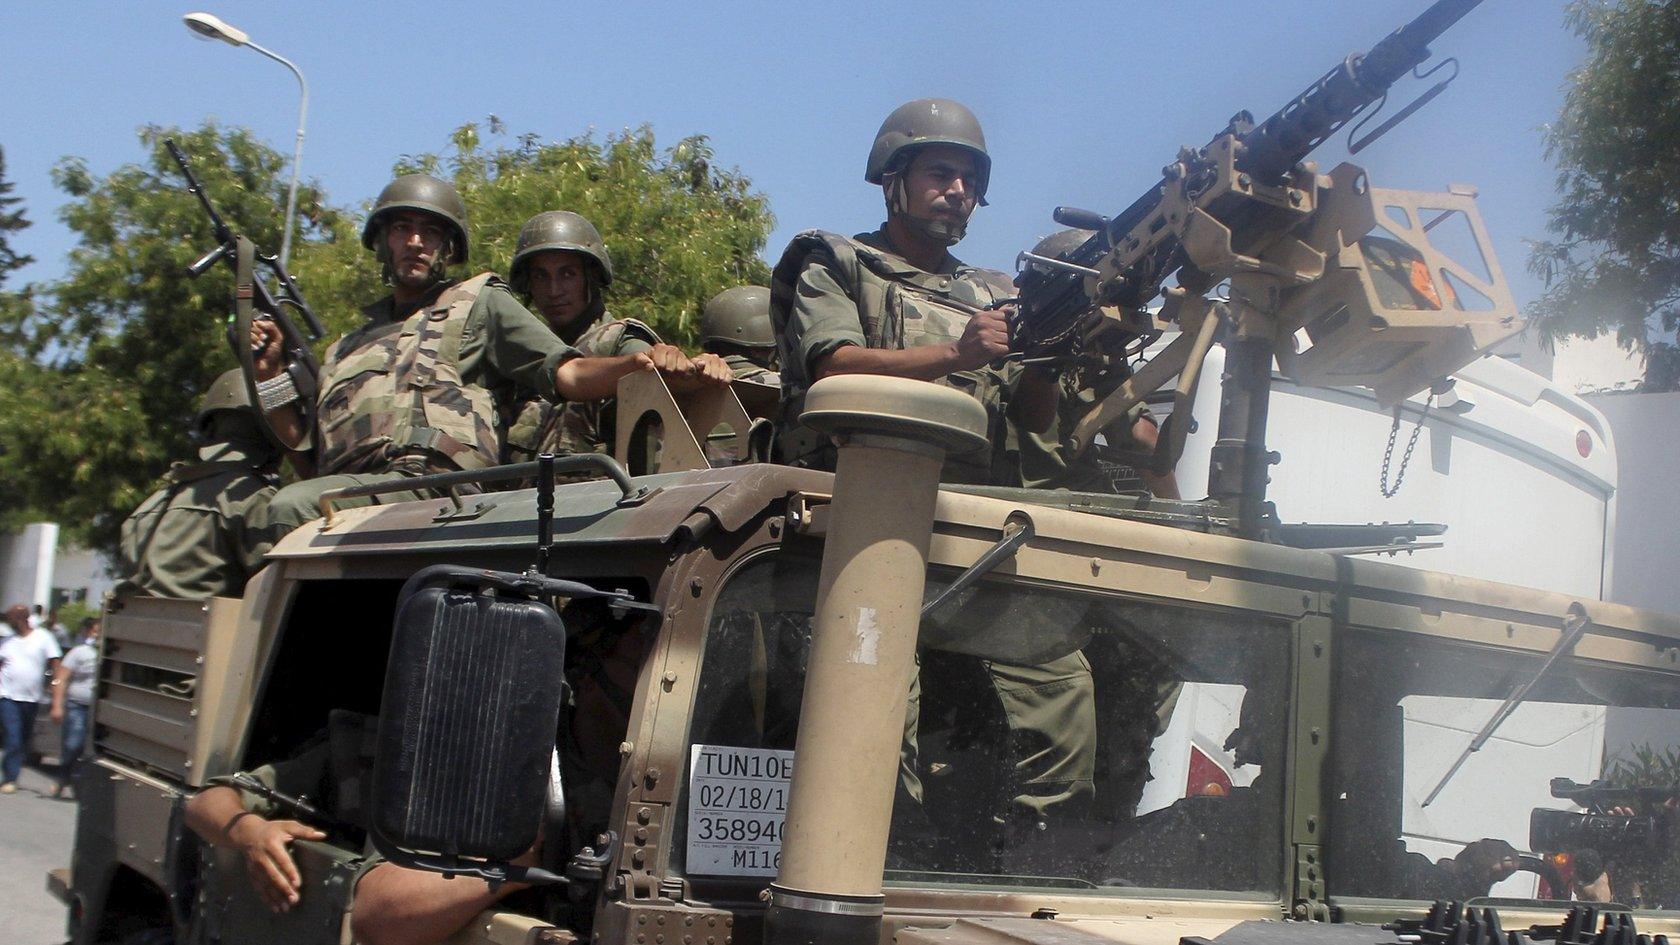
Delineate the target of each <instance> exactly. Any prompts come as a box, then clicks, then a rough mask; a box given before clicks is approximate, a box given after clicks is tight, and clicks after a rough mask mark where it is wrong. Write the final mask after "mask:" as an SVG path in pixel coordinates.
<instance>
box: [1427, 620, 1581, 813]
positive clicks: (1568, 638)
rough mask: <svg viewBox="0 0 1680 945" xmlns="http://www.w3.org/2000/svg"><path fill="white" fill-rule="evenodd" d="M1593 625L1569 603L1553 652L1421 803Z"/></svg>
mask: <svg viewBox="0 0 1680 945" xmlns="http://www.w3.org/2000/svg"><path fill="white" fill-rule="evenodd" d="M1591 626H1592V621H1590V620H1588V619H1587V611H1586V608H1584V607H1582V606H1581V602H1580V601H1575V602H1574V603H1572V604H1570V605H1569V613H1568V614H1567V615H1565V616H1564V618H1563V636H1561V637H1558V641H1557V645H1556V646H1554V647H1552V652H1551V653H1548V654H1547V655H1546V661H1545V662H1544V663H1541V664H1540V668H1539V669H1537V670H1535V671H1534V675H1533V677H1531V678H1530V679H1529V680H1528V681H1527V682H1525V683H1523V684H1522V685H1521V686H1518V687H1517V689H1516V691H1515V692H1512V693H1511V695H1510V697H1509V698H1507V699H1506V700H1505V701H1504V702H1503V703H1501V704H1500V706H1499V708H1498V709H1495V710H1494V713H1493V717H1492V718H1490V719H1488V720H1487V724H1486V725H1483V726H1482V730H1481V731H1479V732H1477V733H1476V737H1475V738H1472V739H1470V744H1469V745H1468V746H1467V747H1465V749H1464V751H1462V752H1460V753H1459V756H1458V760H1457V761H1454V762H1453V763H1452V767H1451V768H1448V769H1447V773H1446V774H1443V775H1441V780H1440V782H1439V783H1438V784H1436V785H1435V789H1434V790H1433V791H1430V792H1429V796H1428V797H1426V798H1424V799H1423V805H1422V806H1424V807H1428V806H1429V805H1430V803H1432V802H1433V801H1434V800H1435V798H1436V797H1437V796H1439V795H1440V793H1441V789H1442V788H1444V787H1446V786H1447V782H1448V781H1451V780H1452V778H1453V775H1455V774H1457V773H1458V769H1460V768H1462V767H1464V762H1466V761H1468V760H1469V759H1470V756H1471V755H1473V754H1475V753H1476V752H1478V751H1481V750H1482V746H1483V745H1485V744H1487V740H1488V739H1489V738H1492V737H1493V733H1494V730H1495V729H1497V728H1499V726H1501V725H1503V724H1505V720H1506V719H1508V718H1510V717H1511V713H1513V712H1515V711H1517V707H1518V706H1520V705H1522V704H1523V701H1524V700H1525V699H1527V698H1528V691H1529V690H1530V689H1533V688H1534V684H1535V683H1537V682H1539V681H1540V677H1542V676H1544V675H1546V672H1547V671H1548V670H1550V669H1551V668H1552V665H1553V664H1555V663H1556V662H1557V661H1558V660H1559V659H1561V658H1563V657H1564V656H1565V655H1567V654H1568V653H1569V651H1570V650H1573V649H1574V648H1575V644H1576V643H1578V642H1580V640H1581V637H1582V636H1583V635H1584V634H1585V633H1586V632H1587V628H1588V627H1591Z"/></svg>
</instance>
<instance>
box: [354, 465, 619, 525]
mask: <svg viewBox="0 0 1680 945" xmlns="http://www.w3.org/2000/svg"><path fill="white" fill-rule="evenodd" d="M590 468H594V469H596V470H599V471H600V472H601V473H603V474H605V475H606V477H607V478H608V479H611V480H612V481H613V482H614V483H616V484H617V485H618V488H619V491H620V492H621V493H622V495H621V496H620V497H619V502H620V504H623V503H625V502H634V501H639V500H641V499H643V498H646V496H647V494H648V493H647V490H646V489H643V488H639V487H638V486H637V485H636V484H635V483H634V482H632V481H631V479H630V473H628V472H626V471H625V469H624V466H623V465H622V464H620V463H619V461H618V460H616V459H614V458H612V457H611V456H608V455H607V454H605V453H573V454H572V455H570V456H560V457H556V458H555V460H554V472H555V473H565V472H579V471H582V470H585V469H590ZM541 469H542V463H541V462H539V461H536V460H532V461H531V462H528V463H508V464H506V465H503V466H491V467H489V468H487V469H458V470H455V471H453V472H444V473H432V474H430V475H426V476H413V477H408V478H403V479H394V480H392V481H390V482H373V483H367V484H365V485H359V486H345V487H343V488H340V489H329V490H327V491H326V492H323V493H321V518H322V519H324V520H325V521H323V522H322V524H321V527H322V528H331V527H332V523H333V503H334V502H339V501H341V500H344V499H365V498H368V497H370V496H376V495H385V494H387V493H391V492H412V491H415V490H418V489H440V490H442V489H448V490H450V493H449V496H448V498H449V500H450V501H451V502H454V503H455V507H456V508H457V509H458V508H460V507H461V497H460V496H459V495H458V494H456V493H455V492H454V489H455V488H456V487H457V486H468V485H481V484H483V483H487V482H506V481H508V480H510V479H532V478H535V477H536V476H537V475H538V473H539V472H540V471H541Z"/></svg>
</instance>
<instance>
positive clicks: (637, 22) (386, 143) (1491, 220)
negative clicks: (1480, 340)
mask: <svg viewBox="0 0 1680 945" xmlns="http://www.w3.org/2000/svg"><path fill="white" fill-rule="evenodd" d="M200 3H202V4H205V5H204V6H195V4H200ZM1426 5H1427V3H1426V0H1277V2H1255V3H1242V4H1239V3H1225V2H1215V0H1180V2H1158V0H1135V2H1126V3H1122V2H1112V3H1066V4H1055V5H1050V4H1045V5H1028V4H1006V3H991V2H978V3H977V2H962V3H950V4H943V5H936V4H924V3H914V4H884V3H870V2H850V3H846V4H805V5H799V6H795V5H792V4H768V3H766V4H738V3H722V2H717V3H690V4H679V3H584V2H570V3H540V4H538V3H531V4H526V5H513V4H502V3H481V4H473V5H467V4H450V3H442V4H423V5H422V4H414V5H410V6H408V7H399V6H397V5H395V4H388V3H378V4H373V3H368V4H354V5H352V4H348V3H325V2H305V0H298V2H284V3H280V2H273V0H268V2H247V0H184V2H170V3H159V2H154V0H134V2H125V3H116V2H108V3H81V4H69V3H28V2H15V3H8V4H5V5H4V6H3V7H0V63H3V64H4V66H3V68H4V76H5V87H6V89H7V95H6V96H5V103H4V105H0V116H3V120H0V147H4V149H5V153H6V163H7V175H8V177H9V178H10V179H11V180H12V181H13V182H14V183H16V185H17V193H18V194H19V195H20V196H22V197H23V198H24V199H25V200H26V201H27V206H26V209H27V211H28V212H29V214H30V216H31V218H32V219H33V220H34V221H35V226H34V227H32V228H31V229H30V230H28V231H26V232H25V233H24V234H22V236H20V237H19V238H18V239H17V240H16V244H17V248H18V249H20V250H22V251H24V252H28V253H31V254H33V255H34V256H36V257H37V260H38V261H37V262H36V264H35V265H33V266H31V267H30V268H28V269H27V270H26V271H24V272H23V273H22V274H21V275H19V276H16V277H14V280H15V281H14V282H13V283H12V284H13V285H14V286H15V285H17V284H20V283H21V282H23V281H27V280H44V279H51V278H53V277H55V276H57V275H58V274H60V273H61V272H62V271H63V268H64V264H65V254H66V253H67V251H68V250H69V248H70V246H71V242H70V238H69V234H68V233H67V232H66V231H65V230H64V229H63V227H62V226H60V225H59V223H58V222H57V219H56V215H55V211H56V208H57V207H58V205H59V203H60V199H61V195H60V194H58V193H57V192H56V191H55V190H54V189H53V187H52V185H51V181H50V178H49V170H50V168H51V167H52V165H53V163H54V162H55V161H57V160H58V159H60V158H61V157H63V156H65V155H79V156H81V157H83V158H85V159H87V161H88V162H89V164H90V165H91V166H92V168H93V169H94V170H95V171H96V172H99V173H104V172H107V171H109V170H111V169H112V168H114V167H116V166H118V165H120V164H122V163H126V162H130V161H133V160H136V159H137V158H138V157H139V156H140V152H139V146H138V144H137V142H136V139H135V135H134V131H135V129H136V128H137V127H138V126H140V125H142V124H145V123H159V124H177V125H184V126H193V125H197V124H198V123H199V122H201V121H203V120H204V119H206V118H215V119H217V120H219V121H222V122H224V123H227V124H239V125H245V126H247V127H250V128H252V129H254V130H255V131H256V132H257V133H258V134H260V135H262V136H263V137H264V138H266V139H267V140H268V141H269V142H271V143H272V144H273V145H274V146H275V147H276V148H278V149H279V150H281V151H282V152H283V153H290V151H291V144H292V133H293V129H294V127H295V121H296V108H297V93H296V85H295V83H294V82H293V80H292V78H291V76H290V75H289V74H288V73H287V72H286V71H285V70H284V69H283V68H281V67H280V66H279V65H277V64H275V63H273V62H271V61H269V60H267V59H264V58H262V57H261V56H259V55H257V54H256V53H254V52H252V51H250V50H246V49H235V48H233V47H230V46H226V45H224V44H221V43H213V42H204V41H200V40H196V39H194V38H193V37H192V36H191V35H190V34H189V33H188V32H187V30H186V28H185V27H184V26H183V25H182V24H181V20H180V16H181V14H183V13H186V12H188V11H190V10H193V9H205V10H208V11H210V12H213V13H215V14H217V15H219V16H221V17H222V18H223V19H224V20H227V21H228V22H230V23H232V24H234V25H236V26H239V27H241V28H243V29H245V30H246V31H247V32H249V33H250V34H251V36H252V38H253V39H254V40H255V41H257V42H259V43H262V44H264V45H266V46H268V47H270V48H272V49H274V50H276V51H277V52H280V53H282V54H284V55H286V56H288V57H290V58H291V59H293V60H294V61H295V62H297V63H298V65H299V66H300V67H301V68H302V69H303V71H304V72H305V74H306V75H307V76H308V78H309V82H310V87H311V88H310V91H311V102H310V116H309V125H308V136H307V143H306V145H305V149H304V158H303V173H304V176H305V177H308V178H314V179H317V180H319V181H320V182H321V183H322V184H323V185H324V186H325V188H326V189H327V192H328V193H329V195H330V196H331V198H332V199H333V200H334V202H336V203H339V204H346V205H358V204H360V203H362V202H363V201H365V200H367V199H368V198H369V197H371V196H372V195H373V194H375V193H376V192H377V191H378V189H379V188H380V187H381V186H382V185H383V184H384V183H385V181H386V180H387V179H388V176H389V172H390V167H391V164H392V162H393V160H394V159H395V158H397V157H398V156H400V155H403V154H410V153H415V152H419V151H427V150H438V149H442V148H444V147H445V146H446V144H447V135H448V133H449V131H450V130H451V129H453V128H454V127H456V126H458V125H460V124H462V123H464V122H468V121H480V122H482V121H483V120H484V119H485V117H486V116H488V115H491V114H494V115H496V116H498V117H500V118H501V119H502V120H503V121H504V122H506V123H507V126H508V129H509V131H510V133H512V134H519V133H526V132H530V133H535V134H537V135H539V136H542V137H544V138H565V137H570V136H572V135H574V134H578V133H581V132H584V131H586V130H589V129H595V130H596V131H597V132H609V131H614V130H618V129H621V128H625V127H629V126H635V125H640V124H642V123H648V124H651V125H652V126H653V128H654V131H655V132H656V134H657V135H658V136H659V138H660V140H661V141H662V142H664V143H667V144H669V143H674V142H675V141H676V140H677V139H679V138H681V137H683V136H685V135H689V134H693V133H705V134H707V135H710V136H711V138H712V142H713V145H714V147H715V148H716V151H717V155H718V161H719V163H721V164H724V165H734V166H738V167H739V168H741V170H743V171H744V172H745V173H746V174H747V175H748V176H749V177H750V178H751V179H752V180H753V182H754V184H755V186H756V187H757V188H758V189H759V190H761V191H763V192H764V193H766V194H767V195H768V196H769V197H770V201H771V207H772V209H773V210H774V212H775V214H776V218H777V226H776V229H775V231H774V232H773V233H772V235H771V238H770V242H769V245H768V247H767V248H766V250H765V255H766V257H767V258H769V259H774V257H775V256H776V255H777V254H778V253H779V252H780V250H781V247H782V246H783V245H784V244H785V243H786V241H787V239H788V238H789V237H790V236H791V235H792V234H793V233H795V232H797V231H799V230H801V229H806V228H809V227H822V228H825V229H833V230H841V231H845V232H854V231H858V230H863V229H868V228H871V227H873V226H874V225H875V224H876V223H877V222H878V221H879V219H880V217H881V202H880V196H879V190H877V189H875V188H871V187H870V186H868V185H866V184H865V183H864V182H863V180H862V174H863V163H864V157H865V155H866V154H867V151H868V147H869V142H870V138H871V136H872V135H873V133H874V131H875V128H876V126H877V125H878V124H879V123H880V121H881V119H882V118H883V117H884V116H885V115H886V114H887V113H888V112H889V111H891V110H892V108H893V107H894V106H896V105H898V104H899V103H901V102H903V101H906V100H908V99H912V98H918V97H924V96H930V95H938V96H947V97H951V98H956V99H958V100H960V101H963V102H965V103H966V104H968V105H969V106H970V107H971V108H973V109H974V111H975V112H976V113H977V114H978V115H979V116H980V119H981V121H982V123H983V124H984V126H985V129H986V134H987V138H988V140H989V143H990V145H991V150H992V154H993V157H994V161H995V169H994V173H993V177H992V191H991V194H990V199H991V202H992V206H990V207H988V208H986V209H983V210H981V211H980V212H979V213H978V214H977V215H976V218H975V220H974V221H973V224H972V225H971V228H970V231H969V238H968V239H967V240H966V241H965V242H964V243H963V244H962V246H961V247H959V249H958V253H959V255H961V256H963V257H964V258H966V259H968V260H969V261H971V262H975V263H980V264H985V265H991V266H996V267H998V268H1004V269H1012V260H1013V259H1014V256H1015V253H1016V252H1017V251H1018V250H1020V249H1023V248H1025V247H1027V246H1030V245H1031V244H1032V243H1033V241H1034V240H1035V239H1036V238H1037V237H1039V236H1041V235H1043V234H1045V233H1047V232H1050V231H1051V230H1052V229H1054V228H1055V227H1054V225H1053V224H1052V223H1051V221H1050V219H1049V213H1050V209H1051V208H1052V207H1054V206H1055V205H1057V204H1071V205H1075V206H1085V207H1089V208H1092V209H1097V210H1102V211H1105V212H1112V211H1114V210H1117V209H1119V208H1121V207H1123V206H1125V205H1126V204H1129V203H1130V202H1131V201H1132V199H1133V198H1134V197H1135V196H1136V195H1137V194H1138V193H1140V192H1141V191H1142V189H1143V188H1145V187H1148V186H1151V185H1153V184H1154V183H1155V182H1156V180H1157V179H1158V177H1159V173H1160V167H1161V166H1162V165H1163V164H1165V163H1166V162H1167V161H1168V160H1170V159H1171V158H1172V156H1173V155H1174V153H1175V152H1176V151H1177V149H1178V147H1179V146H1180V145H1183V144H1193V145H1200V144H1203V143H1205V142H1206V141H1207V139H1208V138H1210V137H1211V136H1212V135H1213V134H1214V133H1215V132H1216V131H1218V130H1219V129H1221V128H1223V127H1224V124H1225V122H1226V120H1227V119H1228V118H1229V117H1230V116H1231V114H1232V113H1234V112H1235V111H1236V110H1238V109H1239V108H1248V109H1249V110H1251V111H1253V112H1254V113H1256V115H1257V117H1263V116H1264V115H1266V114H1269V113H1270V112H1271V111H1273V110H1274V109H1275V108H1277V107H1278V106H1279V105H1281V104H1282V103H1283V102H1284V101H1286V100H1287V99H1288V98H1289V97H1290V96H1291V95H1293V94H1295V93H1296V92H1298V91H1299V90H1301V89H1302V88H1304V87H1305V86H1306V85H1307V84H1308V83H1309V82H1310V81H1312V80H1313V79H1315V78H1317V77H1318V76H1319V75H1321V74H1322V73H1323V72H1325V71H1327V70H1328V69H1329V68H1330V67H1331V66H1332V65H1333V64H1334V63H1336V62H1338V61H1339V60H1340V59H1341V58H1342V57H1343V56H1345V55H1346V54H1348V53H1349V52H1352V51H1355V50H1363V49H1367V48H1369V47H1370V46H1371V45H1372V44H1374V43H1375V42H1376V41H1377V40H1379V39H1380V38H1381V37H1382V36H1384V35H1385V34H1387V33H1388V32H1389V31H1390V30H1391V29H1393V28H1394V27H1396V26H1398V25H1399V24H1400V23H1402V22H1403V21H1405V20H1407V19H1410V18H1411V17H1413V16H1415V15H1416V14H1417V13H1419V12H1421V10H1422V9H1424V7H1425V6H1426ZM1435 48H1436V52H1437V55H1438V56H1446V55H1452V56H1457V57H1458V58H1459V59H1460V61H1461V63H1462V65H1463V71H1462V74H1461V76H1460V78H1459V80H1458V81H1457V82H1456V83H1455V84H1454V85H1453V86H1452V87H1451V88H1450V89H1448V91H1447V92H1446V93H1445V94H1444V95H1443V96H1441V97H1440V98H1438V99H1437V100H1436V101H1435V102H1434V103H1432V104H1431V105H1429V106H1428V107H1427V108H1425V109H1424V110H1423V111H1422V112H1421V113H1419V114H1418V115H1416V116H1414V117H1413V118H1412V119H1410V120H1409V121H1408V122H1406V123H1405V124H1404V125H1402V126H1401V127H1400V128H1399V129H1397V130H1396V131H1394V132H1392V133H1391V134H1390V135H1389V136H1388V137H1387V138H1385V139H1384V140H1382V141H1381V142H1379V143H1378V144H1376V145H1374V146H1373V147H1372V148H1371V149H1369V150H1367V151H1365V152H1363V153H1362V154H1361V155H1360V156H1359V157H1360V162H1361V163H1363V164H1364V165H1365V166H1366V168H1367V169H1368V170H1369V171H1370V173H1371V177H1372V179H1373V181H1374V182H1375V183H1377V184H1379V185H1381V186H1390V187H1407V188H1418V189H1445V187H1446V185H1447V184H1448V183H1450V182H1467V183H1473V184H1475V185H1476V186H1477V187H1478V188H1479V190H1480V192H1481V198H1480V205H1481V209H1482V213H1483V215H1484V216H1485V218H1486V219H1487V223H1488V227H1489V230H1490V231H1491V233H1492V234H1493V237H1494V240H1495V245H1496V249H1497V250H1498V252H1499V255H1500V258H1501V261H1502V263H1503V265H1504V269H1505V272H1506V275H1507V277H1508V278H1509V279H1510V280H1511V282H1512V284H1513V288H1514V289H1515V290H1516V295H1517V298H1518V301H1519V302H1526V301H1528V300H1530V299H1532V298H1534V297H1535V296H1536V295H1537V294H1538V292H1539V291H1540V288H1541V287H1540V286H1539V284H1538V283H1537V282H1536V281H1535V280H1534V279H1532V278H1531V277H1529V276H1528V275H1527V273H1526V271H1525V269H1524V265H1523V263H1524V259H1525V257H1526V248H1525V246H1524V244H1523V239H1524V238H1533V237H1539V236H1542V235H1544V230H1545V208H1546V206H1547V205H1549V204H1550V202H1551V200H1552V197H1553V177H1554V174H1555V171H1554V170H1553V169H1552V168H1551V167H1550V166H1549V164H1548V163H1547V162H1546V161H1545V160H1544V157H1543V153H1542V152H1543V143H1542V138H1541V126H1542V125H1543V124H1544V123H1546V122H1548V121H1550V120H1552V119H1553V118H1555V116H1556V114H1557V110H1558V107H1559V105H1560V104H1561V102H1562V94H1563V93H1562V88H1563V84H1564V81H1565V77H1566V75H1567V73H1568V71H1569V70H1570V69H1571V68H1573V67H1574V66H1575V65H1576V64H1578V62H1579V61H1580V59H1581V57H1582V55H1583V52H1584V46H1583V44H1582V43H1581V42H1580V41H1579V40H1577V39H1575V38H1574V37H1573V36H1572V35H1570V34H1569V33H1568V32H1567V31H1566V30H1565V29H1564V27H1563V7H1562V4H1561V3H1560V2H1554V0H1487V2H1485V3H1484V4H1483V5H1482V7H1481V8H1479V9H1477V10H1475V11H1474V12H1472V13H1471V14H1470V15H1469V16H1468V17H1467V18H1466V19H1465V20H1464V21H1463V22H1461V23H1460V24H1459V25H1458V26H1457V27H1456V28H1455V29H1454V30H1453V31H1451V32H1450V33H1448V34H1447V35H1446V36H1445V37H1444V38H1443V39H1442V40H1441V41H1440V42H1438V43H1437V44H1436V47H1435ZM1423 87H1424V85H1423V84H1422V83H1416V82H1412V83H1409V84H1405V85H1403V86H1402V87H1400V88H1397V90H1396V93H1395V100H1396V102H1403V101H1406V100H1409V97H1410V95H1413V94H1416V92H1418V91H1421V89H1422V88H1423ZM1316 157H1317V159H1318V160H1319V162H1320V165H1321V167H1323V168H1325V169H1328V168H1329V167H1331V166H1333V165H1334V164H1335V163H1337V162H1338V161H1339V160H1342V159H1343V158H1344V157H1345V154H1344V152H1343V139H1342V138H1338V139H1336V140H1335V141H1334V142H1332V143H1330V144H1327V145H1325V146H1324V147H1323V148H1321V149H1320V152H1319V153H1318V155H1316ZM275 212H276V214H279V213H280V212H281V208H279V207H277V208H276V209H275ZM606 238H607V241H608V243H609V245H610V243H611V241H612V234H611V233H608V234H606Z"/></svg>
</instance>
